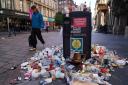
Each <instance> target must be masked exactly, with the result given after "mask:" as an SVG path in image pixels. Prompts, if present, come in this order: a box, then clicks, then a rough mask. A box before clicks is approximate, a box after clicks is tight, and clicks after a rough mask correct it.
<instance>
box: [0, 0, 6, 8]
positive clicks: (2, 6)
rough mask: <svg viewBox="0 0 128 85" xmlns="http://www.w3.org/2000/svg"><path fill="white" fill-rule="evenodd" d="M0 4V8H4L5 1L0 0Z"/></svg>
mask: <svg viewBox="0 0 128 85" xmlns="http://www.w3.org/2000/svg"><path fill="white" fill-rule="evenodd" d="M0 2H1V8H5V2H6V1H5V0H0Z"/></svg>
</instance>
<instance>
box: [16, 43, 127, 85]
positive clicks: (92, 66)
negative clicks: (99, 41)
mask: <svg viewBox="0 0 128 85" xmlns="http://www.w3.org/2000/svg"><path fill="white" fill-rule="evenodd" d="M91 50H92V51H91V58H90V59H87V60H86V55H85V56H84V57H83V58H82V57H81V55H80V53H78V52H75V53H73V54H72V55H71V57H70V58H68V59H65V58H64V57H63V48H62V46H52V47H51V48H45V49H43V50H42V51H38V52H36V53H35V55H33V57H31V58H30V59H28V60H27V61H26V62H24V63H22V64H21V70H22V71H24V78H21V77H19V78H18V79H19V80H21V79H24V80H29V79H40V82H39V85H45V84H48V83H52V82H53V81H54V80H56V79H65V80H66V83H68V84H70V85H73V83H74V82H76V81H79V82H83V83H87V82H88V83H92V84H89V85H111V84H110V83H109V82H108V81H109V79H110V77H111V75H112V74H111V71H114V68H118V67H123V66H125V65H126V64H128V60H127V59H125V58H121V57H119V56H118V55H117V54H116V52H115V51H109V50H108V49H107V48H106V47H105V46H100V45H92V49H91ZM85 85H86V84H85Z"/></svg>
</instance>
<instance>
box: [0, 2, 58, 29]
mask: <svg viewBox="0 0 128 85" xmlns="http://www.w3.org/2000/svg"><path fill="white" fill-rule="evenodd" d="M32 5H37V7H38V9H39V12H41V13H42V14H43V16H44V17H43V19H44V21H45V24H46V25H48V26H53V25H54V20H55V19H54V17H55V14H56V12H58V0H0V30H4V31H7V30H8V29H9V26H8V25H7V24H8V23H10V22H15V23H16V24H15V25H17V29H24V28H25V29H26V28H30V26H31V25H30V20H31V15H32V12H31V10H30V8H31V6H32ZM3 16H4V17H3ZM27 25H29V27H27Z"/></svg>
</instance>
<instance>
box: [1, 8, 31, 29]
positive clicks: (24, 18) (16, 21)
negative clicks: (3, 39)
mask: <svg viewBox="0 0 128 85" xmlns="http://www.w3.org/2000/svg"><path fill="white" fill-rule="evenodd" d="M10 24H13V26H14V27H15V28H16V30H17V31H22V30H28V29H30V18H29V14H28V13H25V12H20V11H14V10H8V9H0V31H8V29H9V28H10Z"/></svg>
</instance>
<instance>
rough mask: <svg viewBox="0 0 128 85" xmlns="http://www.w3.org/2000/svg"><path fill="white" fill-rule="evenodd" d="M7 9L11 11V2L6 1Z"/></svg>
mask: <svg viewBox="0 0 128 85" xmlns="http://www.w3.org/2000/svg"><path fill="white" fill-rule="evenodd" d="M6 8H7V9H11V1H10V0H6Z"/></svg>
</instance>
